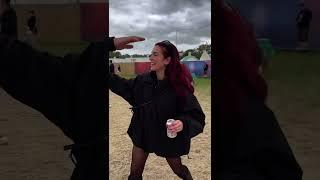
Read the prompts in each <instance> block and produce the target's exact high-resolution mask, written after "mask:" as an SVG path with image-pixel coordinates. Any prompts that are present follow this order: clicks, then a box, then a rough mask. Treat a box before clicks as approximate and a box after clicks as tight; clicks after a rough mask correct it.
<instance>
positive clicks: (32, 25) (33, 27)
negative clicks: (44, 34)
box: [27, 10, 38, 35]
mask: <svg viewBox="0 0 320 180" xmlns="http://www.w3.org/2000/svg"><path fill="white" fill-rule="evenodd" d="M29 13H30V16H29V18H28V20H27V26H28V29H29V30H30V31H31V32H32V34H34V35H37V34H38V28H37V17H36V15H35V12H34V10H31V11H29Z"/></svg>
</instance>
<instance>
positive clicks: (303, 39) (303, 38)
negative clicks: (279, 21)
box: [296, 3, 312, 49]
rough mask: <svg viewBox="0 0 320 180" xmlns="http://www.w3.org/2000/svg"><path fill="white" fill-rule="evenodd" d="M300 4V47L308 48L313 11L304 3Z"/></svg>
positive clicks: (298, 18)
mask: <svg viewBox="0 0 320 180" xmlns="http://www.w3.org/2000/svg"><path fill="white" fill-rule="evenodd" d="M299 6H300V8H301V10H300V11H299V14H298V16H297V18H296V22H297V28H298V40H299V47H298V49H306V48H308V41H309V31H310V24H311V20H312V11H311V10H310V9H308V8H307V7H305V5H304V3H300V4H299Z"/></svg>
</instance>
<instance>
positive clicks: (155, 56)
mask: <svg viewBox="0 0 320 180" xmlns="http://www.w3.org/2000/svg"><path fill="white" fill-rule="evenodd" d="M149 60H150V61H151V67H150V69H151V71H160V70H165V67H166V65H168V64H169V63H170V57H167V58H165V57H164V54H163V50H162V47H160V46H157V45H156V46H154V48H153V50H152V52H151V55H150V57H149Z"/></svg>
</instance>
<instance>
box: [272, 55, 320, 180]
mask: <svg viewBox="0 0 320 180" xmlns="http://www.w3.org/2000/svg"><path fill="white" fill-rule="evenodd" d="M270 62H271V64H270V66H269V68H268V69H267V71H266V79H267V81H268V86H269V97H268V104H269V106H270V107H271V109H272V110H274V112H275V114H276V116H277V118H278V121H279V123H280V125H281V128H282V129H283V131H284V133H285V135H286V137H287V138H288V141H289V143H290V145H291V147H292V149H293V151H294V153H295V155H296V158H297V160H298V162H299V163H300V165H301V166H302V168H303V170H304V178H303V179H305V180H317V179H320V172H319V169H318V166H319V162H320V141H319V139H320V121H319V120H320V95H319V92H320V71H319V67H320V53H319V52H305V53H302V52H300V53H299V52H288V51H281V52H278V53H277V54H276V55H275V56H274V57H272V59H271V61H270Z"/></svg>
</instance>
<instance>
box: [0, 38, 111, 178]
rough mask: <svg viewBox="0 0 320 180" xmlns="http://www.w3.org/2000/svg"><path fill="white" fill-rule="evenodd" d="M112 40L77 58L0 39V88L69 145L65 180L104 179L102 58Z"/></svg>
mask: <svg viewBox="0 0 320 180" xmlns="http://www.w3.org/2000/svg"><path fill="white" fill-rule="evenodd" d="M108 48H109V49H114V45H113V43H112V39H110V38H109V39H107V40H106V41H104V42H97V43H92V44H91V45H89V47H87V48H86V49H85V50H84V51H83V52H82V53H81V54H79V55H71V54H69V55H66V56H65V57H56V56H53V55H50V54H48V53H43V52H39V51H36V50H34V49H32V48H31V47H30V46H28V45H26V44H24V43H21V42H19V41H17V40H11V39H9V38H7V37H6V36H2V35H1V36H0V85H1V86H2V88H3V89H4V90H6V91H7V92H8V93H9V94H10V95H11V96H12V97H14V98H15V99H17V100H19V101H20V102H22V103H24V104H26V105H28V106H30V107H32V108H34V109H36V110H38V111H39V112H41V113H42V114H43V115H44V116H45V117H46V118H48V119H49V120H50V121H51V122H52V123H54V124H55V125H56V126H58V127H59V128H60V129H61V130H62V131H63V132H64V134H65V135H66V136H68V137H69V138H71V139H72V140H73V141H74V143H75V145H74V146H72V153H73V155H74V157H75V159H76V161H77V164H76V167H75V170H74V172H73V174H72V178H71V179H76V180H78V179H106V178H107V177H108V176H107V175H108V174H107V172H108V168H107V166H108V162H107V161H108V160H107V158H108V155H107V140H106V135H107V134H106V133H107V123H106V121H107V117H108V116H107V115H108V114H107V113H108V112H107V107H106V104H107V103H106V101H107V99H106V98H107V96H106V93H107V90H106V87H105V81H106V80H107V70H108V69H107V64H106V54H107V52H108Z"/></svg>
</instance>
